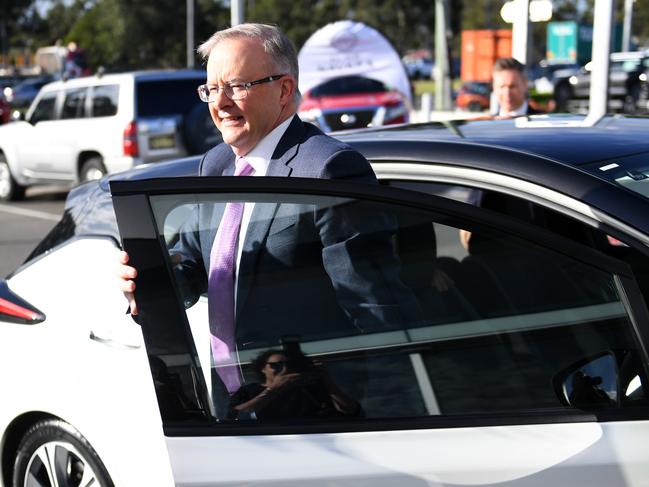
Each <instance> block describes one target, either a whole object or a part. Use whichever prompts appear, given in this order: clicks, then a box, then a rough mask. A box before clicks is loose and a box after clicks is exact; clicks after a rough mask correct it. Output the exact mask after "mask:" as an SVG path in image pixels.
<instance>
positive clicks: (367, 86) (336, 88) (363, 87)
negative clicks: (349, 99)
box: [311, 76, 388, 96]
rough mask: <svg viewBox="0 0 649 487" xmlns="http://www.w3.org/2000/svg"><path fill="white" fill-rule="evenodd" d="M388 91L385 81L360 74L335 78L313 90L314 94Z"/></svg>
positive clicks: (327, 94) (330, 94) (312, 93)
mask: <svg viewBox="0 0 649 487" xmlns="http://www.w3.org/2000/svg"><path fill="white" fill-rule="evenodd" d="M382 91H388V90H387V88H386V87H385V85H384V84H383V83H381V82H380V81H376V80H374V79H369V78H362V77H360V76H345V77H342V78H335V79H332V80H329V81H327V82H325V83H322V84H321V85H319V86H316V87H315V88H313V90H311V95H312V96H334V95H354V94H361V93H381V92H382Z"/></svg>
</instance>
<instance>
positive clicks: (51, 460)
mask: <svg viewBox="0 0 649 487" xmlns="http://www.w3.org/2000/svg"><path fill="white" fill-rule="evenodd" d="M54 479H56V482H57V483H54ZM93 480H94V483H93ZM12 485H13V486H14V487H51V486H54V485H57V486H59V487H63V486H65V487H76V486H80V485H93V486H98V487H99V486H101V487H114V484H113V482H112V480H111V479H110V476H109V475H108V472H107V471H106V467H104V464H103V463H102V462H101V459H100V458H99V456H98V455H97V453H96V452H95V450H94V449H93V448H92V446H90V443H88V441H87V440H86V439H85V438H84V437H83V436H81V434H80V433H79V432H78V431H77V430H75V429H74V428H73V427H72V426H70V425H69V424H68V423H65V422H63V421H60V420H55V419H49V420H45V421H40V422H38V423H36V424H35V425H34V426H32V428H30V429H29V430H28V431H27V433H26V434H25V436H24V437H23V439H22V441H21V442H20V445H19V446H18V453H17V455H16V460H15V462H14V472H13V483H12Z"/></svg>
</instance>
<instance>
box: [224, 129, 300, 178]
mask: <svg viewBox="0 0 649 487" xmlns="http://www.w3.org/2000/svg"><path fill="white" fill-rule="evenodd" d="M292 120H293V117H289V118H287V119H286V120H284V121H283V122H282V123H280V124H279V125H278V126H277V127H275V128H274V129H273V130H271V131H270V132H269V133H268V134H267V135H266V136H265V137H264V138H263V139H261V140H260V141H259V143H258V144H257V145H256V146H255V147H254V148H253V149H252V150H251V151H250V152H248V153H247V154H246V155H245V156H243V157H245V159H246V161H248V164H250V165H251V166H252V168H253V169H254V170H255V175H256V176H265V175H266V172H267V170H268V164H269V163H270V160H271V159H272V157H273V153H274V152H275V149H276V148H277V144H279V141H280V139H281V138H282V136H283V135H284V132H286V129H287V128H288V126H289V125H290V124H291V121H292ZM238 159H239V158H238V157H237V160H238Z"/></svg>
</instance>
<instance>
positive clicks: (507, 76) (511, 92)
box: [493, 69, 527, 112]
mask: <svg viewBox="0 0 649 487" xmlns="http://www.w3.org/2000/svg"><path fill="white" fill-rule="evenodd" d="M493 89H494V93H495V94H496V98H497V100H498V104H499V105H500V108H501V109H502V110H503V111H505V112H511V111H514V110H516V109H517V108H519V107H520V106H521V105H522V104H523V102H524V101H525V97H526V96H527V80H526V79H525V77H524V76H523V75H522V74H521V73H519V72H518V71H516V70H515V69H507V70H504V71H497V72H495V73H494V74H493Z"/></svg>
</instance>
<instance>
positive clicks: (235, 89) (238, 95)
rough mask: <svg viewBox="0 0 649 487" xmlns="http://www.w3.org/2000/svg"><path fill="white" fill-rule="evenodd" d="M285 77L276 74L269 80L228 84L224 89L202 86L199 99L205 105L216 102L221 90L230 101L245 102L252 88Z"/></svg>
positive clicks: (216, 86) (269, 77) (268, 78)
mask: <svg viewBox="0 0 649 487" xmlns="http://www.w3.org/2000/svg"><path fill="white" fill-rule="evenodd" d="M283 76H286V74H274V75H272V76H268V77H267V78H262V79H258V80H256V81H249V82H248V83H235V84H230V83H226V84H224V85H223V86H222V87H221V86H219V85H214V86H209V85H200V86H199V87H198V97H199V98H200V99H201V101H204V102H205V103H210V102H214V101H216V97H217V96H218V94H219V93H220V92H221V90H223V93H225V96H227V97H228V98H229V99H230V100H233V101H236V100H243V99H245V98H246V97H247V96H248V90H249V89H250V88H251V87H253V86H255V85H261V84H263V83H270V82H271V81H276V80H278V79H280V78H281V77H283Z"/></svg>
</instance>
